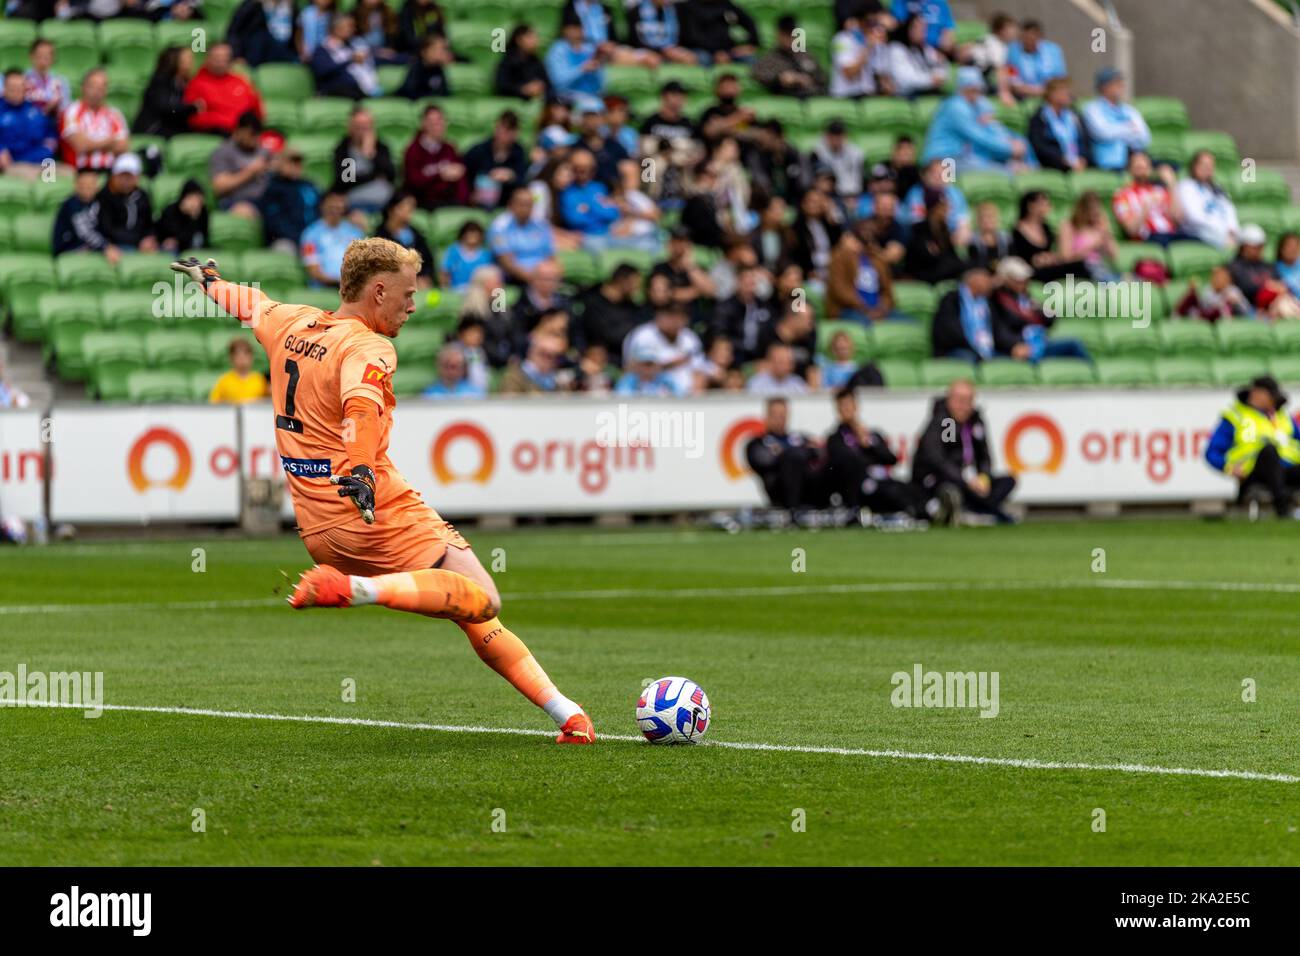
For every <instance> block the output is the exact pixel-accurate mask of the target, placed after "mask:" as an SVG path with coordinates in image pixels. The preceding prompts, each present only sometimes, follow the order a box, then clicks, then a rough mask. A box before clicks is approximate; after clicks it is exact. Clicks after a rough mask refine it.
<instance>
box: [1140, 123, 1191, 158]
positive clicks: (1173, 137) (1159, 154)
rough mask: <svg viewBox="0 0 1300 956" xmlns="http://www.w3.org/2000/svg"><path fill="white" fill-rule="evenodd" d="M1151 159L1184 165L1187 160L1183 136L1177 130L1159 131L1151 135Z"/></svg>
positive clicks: (1149, 151) (1148, 148)
mask: <svg viewBox="0 0 1300 956" xmlns="http://www.w3.org/2000/svg"><path fill="white" fill-rule="evenodd" d="M1147 152H1148V153H1150V154H1151V158H1152V159H1155V160H1157V161H1162V160H1163V161H1165V162H1170V163H1178V164H1180V165H1181V164H1182V163H1183V162H1184V161H1185V160H1186V158H1187V152H1186V150H1185V149H1184V148H1183V134H1182V133H1181V132H1179V131H1177V130H1158V131H1153V132H1152V133H1151V145H1150V146H1148V147H1147Z"/></svg>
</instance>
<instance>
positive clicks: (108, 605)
mask: <svg viewBox="0 0 1300 956" xmlns="http://www.w3.org/2000/svg"><path fill="white" fill-rule="evenodd" d="M1105 589H1112V590H1121V591H1123V590H1131V591H1224V592H1263V593H1272V594H1295V593H1298V592H1300V583H1292V582H1285V581H1278V582H1269V581H1141V580H1122V579H1121V580H1111V581H1108V580H1105V579H1102V580H1098V581H879V582H871V581H859V582H851V583H847V584H800V585H772V586H761V585H760V586H754V587H722V588H718V587H713V588H592V589H588V590H581V591H522V592H515V593H511V592H506V593H505V595H504V599H505V601H506V603H509V602H511V601H551V600H561V599H562V600H572V601H608V600H621V599H625V598H638V597H659V598H718V597H764V596H770V597H799V596H800V595H817V594H889V593H906V592H909V591H922V592H923V591H1092V590H1105ZM284 603H285V601H284V598H243V599H235V598H232V599H230V600H219V599H218V600H208V601H131V602H104V603H98V604H95V603H86V604H10V605H2V606H0V616H3V615H6V614H76V613H79V612H91V611H93V612H95V613H99V612H103V611H202V610H215V609H219V608H241V607H249V608H254V607H274V606H276V605H282V604H284Z"/></svg>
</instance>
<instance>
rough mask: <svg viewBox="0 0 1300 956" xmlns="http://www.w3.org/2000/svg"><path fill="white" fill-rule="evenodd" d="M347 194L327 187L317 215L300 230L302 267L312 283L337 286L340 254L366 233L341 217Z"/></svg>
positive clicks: (340, 261) (341, 262) (345, 208)
mask: <svg viewBox="0 0 1300 956" xmlns="http://www.w3.org/2000/svg"><path fill="white" fill-rule="evenodd" d="M347 208H348V201H347V197H346V196H344V195H343V193H341V192H336V191H335V190H330V191H329V192H327V193H326V194H325V197H324V198H323V199H322V200H321V201H320V218H319V219H317V220H316V221H315V222H313V223H312V224H311V225H310V226H308V227H307V228H306V229H304V230H303V231H302V238H301V239H300V240H299V241H298V245H299V248H300V249H301V250H302V264H303V268H305V269H306V270H307V275H309V276H310V277H311V280H312V285H314V286H336V285H338V284H339V275H340V274H341V273H342V271H343V253H345V252H346V251H347V248H348V246H349V245H350V244H351V243H352V240H354V239H364V238H365V233H363V232H362V231H361V230H360V229H358V228H357V227H356V226H354V225H353V224H352V223H351V222H349V221H348V220H346V219H344V218H343V215H344V213H346V212H347Z"/></svg>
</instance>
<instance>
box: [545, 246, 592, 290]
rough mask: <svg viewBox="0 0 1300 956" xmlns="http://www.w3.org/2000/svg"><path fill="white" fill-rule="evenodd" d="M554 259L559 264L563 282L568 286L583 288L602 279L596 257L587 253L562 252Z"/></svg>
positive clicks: (577, 251) (576, 251) (578, 251)
mask: <svg viewBox="0 0 1300 956" xmlns="http://www.w3.org/2000/svg"><path fill="white" fill-rule="evenodd" d="M556 258H557V259H558V260H559V262H560V268H561V270H562V271H563V273H564V279H565V281H566V282H568V283H569V284H570V285H574V286H578V287H579V288H585V287H587V286H589V285H592V284H593V283H595V282H598V281H600V279H601V278H602V277H601V274H600V266H599V265H598V264H597V263H596V257H595V256H593V255H592V254H591V253H589V252H583V251H582V250H575V251H572V252H569V251H564V252H559V253H557V254H556Z"/></svg>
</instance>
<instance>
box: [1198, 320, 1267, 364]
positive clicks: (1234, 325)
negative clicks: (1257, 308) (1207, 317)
mask: <svg viewBox="0 0 1300 956" xmlns="http://www.w3.org/2000/svg"><path fill="white" fill-rule="evenodd" d="M1214 335H1215V338H1217V339H1218V341H1219V351H1221V352H1222V353H1223V354H1224V355H1234V356H1242V355H1251V356H1260V357H1263V358H1267V357H1268V356H1270V355H1272V354H1273V352H1274V351H1275V349H1276V347H1277V341H1276V339H1275V337H1274V331H1273V329H1272V328H1271V327H1270V324H1269V323H1268V322H1267V321H1264V320H1259V319H1232V320H1230V321H1229V320H1220V321H1218V322H1215V323H1214Z"/></svg>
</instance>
